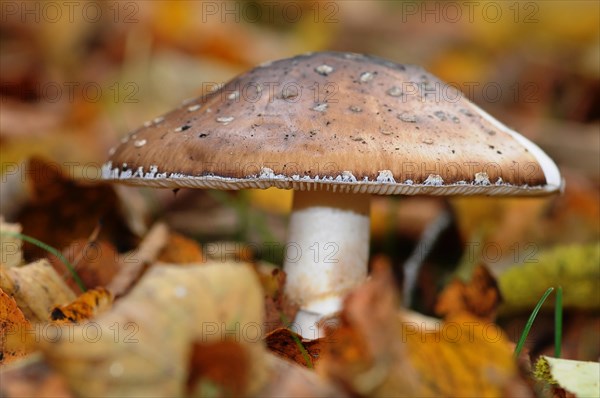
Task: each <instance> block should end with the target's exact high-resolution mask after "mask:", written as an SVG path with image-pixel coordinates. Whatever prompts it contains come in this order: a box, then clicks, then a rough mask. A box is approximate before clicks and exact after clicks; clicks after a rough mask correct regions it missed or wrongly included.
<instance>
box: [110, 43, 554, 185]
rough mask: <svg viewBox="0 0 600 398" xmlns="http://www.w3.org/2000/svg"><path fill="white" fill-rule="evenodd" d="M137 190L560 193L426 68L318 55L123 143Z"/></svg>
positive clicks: (192, 106)
mask: <svg viewBox="0 0 600 398" xmlns="http://www.w3.org/2000/svg"><path fill="white" fill-rule="evenodd" d="M112 152H113V153H112V156H111V157H110V161H109V162H108V163H107V164H106V165H105V166H104V168H103V177H104V178H107V179H118V180H121V181H123V182H126V183H130V184H136V185H149V186H158V187H169V188H177V187H206V188H219V189H241V188H268V187H272V186H275V187H279V188H288V189H289V188H293V189H299V190H314V189H327V190H333V191H343V192H368V193H375V194H423V193H429V194H488V195H496V194H523V195H535V194H542V193H547V192H552V191H555V190H557V189H559V188H560V185H561V181H560V174H559V172H558V169H557V168H556V166H555V165H554V163H553V162H552V161H551V160H550V159H549V158H548V157H547V156H546V155H545V154H544V153H543V152H542V151H541V150H540V149H539V148H538V147H537V146H535V145H534V144H532V143H531V142H529V141H528V140H527V139H525V138H524V137H522V136H520V135H519V134H517V133H516V132H514V131H512V130H510V129H508V128H507V127H505V126H504V125H502V124H501V123H500V122H498V121H496V120H495V119H493V118H492V117H491V116H489V115H488V114H487V113H485V112H483V111H482V110H481V109H480V108H478V107H477V106H476V105H474V104H473V103H471V102H470V101H469V100H467V99H466V98H465V97H464V95H462V94H461V93H460V92H459V91H457V90H456V89H455V88H453V87H451V86H449V85H447V84H445V83H443V82H442V81H440V80H439V79H437V78H436V77H435V76H433V75H431V74H430V73H428V72H426V71H425V70H423V69H422V68H420V67H417V66H409V65H398V64H394V63H391V62H388V61H385V60H382V59H379V58H375V57H371V56H364V55H359V54H351V53H334V52H323V53H313V54H305V55H300V56H296V57H293V58H288V59H283V60H280V61H275V62H271V63H268V64H265V65H262V66H259V67H257V68H255V69H253V70H251V71H249V72H247V73H245V74H243V75H241V76H238V77H236V78H235V79H233V80H231V81H230V82H228V83H227V84H225V85H224V86H223V87H222V88H220V89H219V90H217V91H215V92H213V93H210V94H208V95H206V96H203V97H200V98H197V99H195V100H193V101H190V102H187V103H185V104H184V105H182V106H180V107H179V108H177V109H175V110H174V111H172V112H170V113H168V114H166V115H164V116H163V117H160V118H157V119H155V120H154V121H152V122H148V123H146V124H145V125H144V126H143V127H142V128H140V129H138V130H135V131H133V132H132V133H130V134H129V135H128V136H126V137H125V138H124V139H123V140H122V143H121V145H119V146H118V147H117V148H116V149H115V150H113V151H112Z"/></svg>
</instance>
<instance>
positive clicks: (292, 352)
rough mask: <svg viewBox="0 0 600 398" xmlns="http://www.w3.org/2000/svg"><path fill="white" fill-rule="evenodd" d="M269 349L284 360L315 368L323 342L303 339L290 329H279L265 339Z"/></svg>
mask: <svg viewBox="0 0 600 398" xmlns="http://www.w3.org/2000/svg"><path fill="white" fill-rule="evenodd" d="M265 342H266V343H267V348H268V349H269V350H271V351H272V352H274V353H276V354H277V355H280V356H282V357H284V358H287V359H289V360H290V361H294V362H296V363H297V364H299V365H302V366H304V367H307V368H313V367H314V366H315V364H316V363H317V361H318V360H319V356H320V352H321V340H320V339H317V340H307V339H303V338H302V336H300V335H299V334H297V333H294V332H292V331H291V330H289V329H284V328H279V329H276V330H274V331H272V332H271V333H269V334H268V335H267V336H266V337H265Z"/></svg>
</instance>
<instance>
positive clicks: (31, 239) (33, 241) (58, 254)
mask: <svg viewBox="0 0 600 398" xmlns="http://www.w3.org/2000/svg"><path fill="white" fill-rule="evenodd" d="M0 234H2V235H6V236H11V237H13V238H19V239H22V240H24V241H26V242H29V243H31V244H32V245H35V246H37V247H39V248H42V249H44V250H46V251H47V252H48V253H51V254H54V255H55V256H56V257H57V258H58V259H59V260H60V261H62V262H63V264H65V266H66V267H67V269H68V270H69V273H70V274H71V276H72V277H73V279H74V280H75V283H77V286H79V288H80V289H81V290H82V291H84V292H85V291H86V290H87V289H86V288H85V284H84V283H83V281H82V280H81V278H80V277H79V275H77V272H76V271H75V267H73V264H71V263H70V262H69V260H67V259H66V257H65V256H63V255H62V253H61V252H59V251H58V250H56V249H55V248H53V247H52V246H50V245H48V244H46V243H44V242H42V241H40V240H37V239H36V238H34V237H32V236H29V235H24V234H21V233H18V232H10V231H0Z"/></svg>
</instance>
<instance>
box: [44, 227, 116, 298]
mask: <svg viewBox="0 0 600 398" xmlns="http://www.w3.org/2000/svg"><path fill="white" fill-rule="evenodd" d="M62 254H63V255H64V256H65V258H66V259H67V260H69V262H70V263H71V264H73V267H74V269H75V272H76V273H77V275H78V276H79V278H80V279H81V281H82V282H83V284H84V285H85V286H86V287H87V288H94V287H98V286H108V285H109V284H110V282H111V281H112V279H113V278H114V277H115V275H117V273H118V272H119V270H120V269H121V263H120V259H121V255H120V254H119V253H117V251H116V249H115V247H114V246H113V245H112V244H111V243H109V242H107V241H95V240H92V241H90V240H87V239H77V240H76V241H74V242H73V243H71V244H70V245H69V246H68V247H67V248H66V249H64V250H63V252H62ZM48 258H49V260H50V263H51V264H52V266H53V267H54V269H56V271H57V272H58V273H59V274H60V275H61V276H63V278H64V279H65V282H66V283H67V285H68V286H69V287H70V288H71V289H72V290H73V291H74V292H77V293H82V292H81V289H80V288H79V286H78V285H77V283H76V282H75V280H74V279H73V277H72V275H71V272H70V271H69V270H68V268H67V267H66V265H65V264H64V263H63V262H62V261H61V260H59V259H58V258H56V257H55V256H52V255H51V256H49V257H48Z"/></svg>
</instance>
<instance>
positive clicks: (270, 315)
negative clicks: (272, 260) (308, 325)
mask: <svg viewBox="0 0 600 398" xmlns="http://www.w3.org/2000/svg"><path fill="white" fill-rule="evenodd" d="M256 271H257V273H258V276H259V278H260V282H261V284H262V287H263V291H264V292H265V325H266V330H265V333H270V332H272V331H273V330H275V329H277V328H286V327H288V326H289V324H290V322H292V321H293V319H294V318H295V317H296V313H297V312H298V305H297V304H294V303H292V302H291V301H290V300H289V299H288V298H287V296H286V295H285V294H284V286H285V278H286V275H285V272H284V271H283V270H282V269H281V268H278V267H276V266H274V265H272V264H268V263H265V262H262V263H259V264H258V265H257V266H256Z"/></svg>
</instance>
